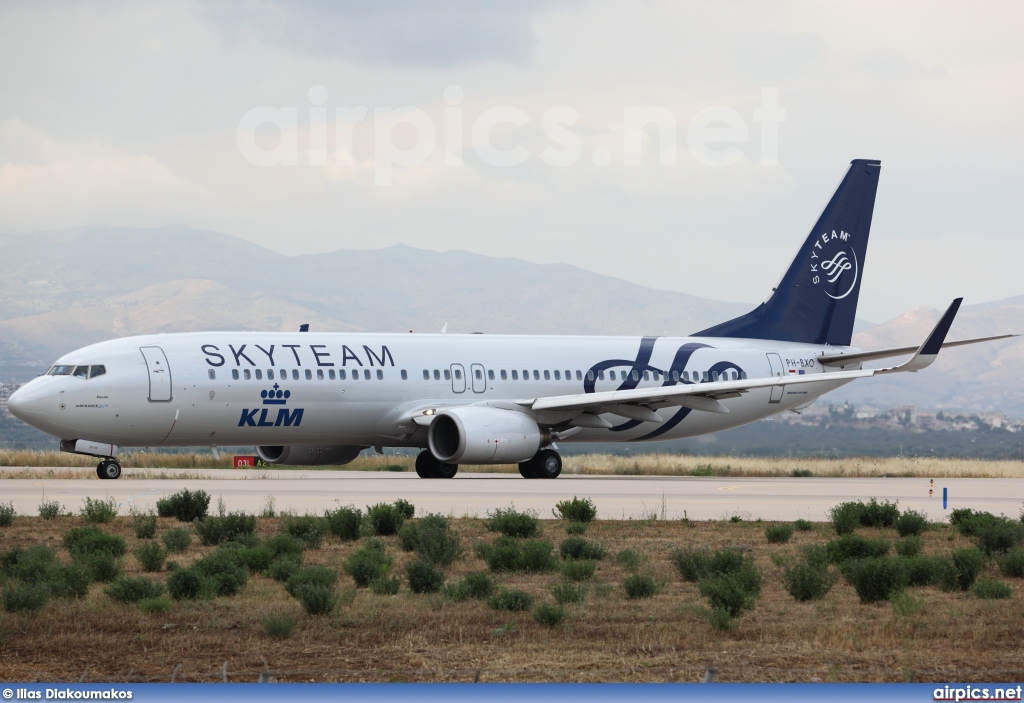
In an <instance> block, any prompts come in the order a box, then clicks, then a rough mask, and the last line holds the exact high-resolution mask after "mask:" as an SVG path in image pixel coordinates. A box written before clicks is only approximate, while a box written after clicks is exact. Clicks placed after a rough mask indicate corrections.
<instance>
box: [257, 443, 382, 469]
mask: <svg viewBox="0 0 1024 703" xmlns="http://www.w3.org/2000/svg"><path fill="white" fill-rule="evenodd" d="M364 449H366V447H360V446H353V445H348V446H340V447H314V446H309V445H302V444H296V445H292V446H285V447H256V453H257V454H258V455H259V457H260V459H262V460H263V461H265V462H267V463H268V464H280V465H283V466H324V465H327V466H330V465H338V464H347V463H349V462H350V461H352V460H353V459H355V458H356V457H357V456H359V452H361V451H363V450H364Z"/></svg>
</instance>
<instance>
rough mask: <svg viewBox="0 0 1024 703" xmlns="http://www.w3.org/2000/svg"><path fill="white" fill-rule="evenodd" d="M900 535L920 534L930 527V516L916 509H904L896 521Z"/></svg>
mask: <svg viewBox="0 0 1024 703" xmlns="http://www.w3.org/2000/svg"><path fill="white" fill-rule="evenodd" d="M895 526H896V531H897V532H898V533H899V535H900V537H909V536H911V535H919V534H921V533H922V532H924V531H925V530H926V529H928V518H927V517H925V516H924V515H923V514H921V513H919V512H916V511H914V510H906V511H904V512H903V513H902V514H901V515H900V516H899V517H898V518H896V522H895Z"/></svg>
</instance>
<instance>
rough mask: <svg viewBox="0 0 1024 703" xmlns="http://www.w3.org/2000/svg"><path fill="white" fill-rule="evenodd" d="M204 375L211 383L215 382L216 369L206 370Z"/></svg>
mask: <svg viewBox="0 0 1024 703" xmlns="http://www.w3.org/2000/svg"><path fill="white" fill-rule="evenodd" d="M206 375H207V376H209V377H210V380H211V381H215V380H217V369H206Z"/></svg>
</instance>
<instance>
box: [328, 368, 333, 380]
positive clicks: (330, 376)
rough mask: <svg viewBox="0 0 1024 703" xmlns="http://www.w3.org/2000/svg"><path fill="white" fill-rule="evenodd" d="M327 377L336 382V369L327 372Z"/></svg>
mask: <svg viewBox="0 0 1024 703" xmlns="http://www.w3.org/2000/svg"><path fill="white" fill-rule="evenodd" d="M327 376H328V377H329V378H330V379H331V380H332V381H333V380H334V369H331V370H330V371H328V372H327Z"/></svg>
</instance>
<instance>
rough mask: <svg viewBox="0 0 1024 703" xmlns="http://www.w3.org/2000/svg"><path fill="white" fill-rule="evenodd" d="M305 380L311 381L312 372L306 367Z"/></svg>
mask: <svg viewBox="0 0 1024 703" xmlns="http://www.w3.org/2000/svg"><path fill="white" fill-rule="evenodd" d="M306 380H307V381H312V380H313V372H312V371H310V370H309V369H306Z"/></svg>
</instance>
